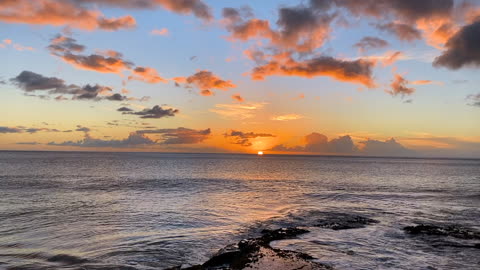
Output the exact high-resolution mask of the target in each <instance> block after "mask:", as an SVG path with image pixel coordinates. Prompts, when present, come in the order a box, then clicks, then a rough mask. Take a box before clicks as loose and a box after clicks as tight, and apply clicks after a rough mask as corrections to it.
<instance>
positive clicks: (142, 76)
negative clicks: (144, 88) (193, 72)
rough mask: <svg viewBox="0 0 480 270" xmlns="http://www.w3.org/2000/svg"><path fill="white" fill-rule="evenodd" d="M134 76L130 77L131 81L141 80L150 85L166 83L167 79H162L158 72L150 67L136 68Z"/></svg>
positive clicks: (133, 71)
mask: <svg viewBox="0 0 480 270" xmlns="http://www.w3.org/2000/svg"><path fill="white" fill-rule="evenodd" d="M132 73H133V75H131V76H129V77H128V79H129V80H139V81H144V82H148V83H160V82H162V83H166V82H168V80H167V79H164V78H162V77H161V76H160V75H159V74H158V72H157V70H155V69H153V68H150V67H136V68H135V69H133V70H132Z"/></svg>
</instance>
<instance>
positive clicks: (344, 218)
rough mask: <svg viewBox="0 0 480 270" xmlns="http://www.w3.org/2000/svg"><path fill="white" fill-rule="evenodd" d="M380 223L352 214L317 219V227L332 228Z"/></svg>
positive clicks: (355, 227)
mask: <svg viewBox="0 0 480 270" xmlns="http://www.w3.org/2000/svg"><path fill="white" fill-rule="evenodd" d="M375 223H378V221H377V220H375V219H371V218H367V217H363V216H360V215H352V214H335V215H332V216H329V217H327V218H325V219H323V220H320V221H317V223H316V224H315V227H322V228H328V229H332V230H348V229H358V228H364V227H366V226H367V225H370V224H375Z"/></svg>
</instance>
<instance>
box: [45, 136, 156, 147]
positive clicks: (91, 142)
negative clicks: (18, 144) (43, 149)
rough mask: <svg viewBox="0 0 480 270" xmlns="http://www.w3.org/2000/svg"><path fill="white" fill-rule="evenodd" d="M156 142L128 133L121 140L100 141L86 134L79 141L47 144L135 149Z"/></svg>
mask: <svg viewBox="0 0 480 270" xmlns="http://www.w3.org/2000/svg"><path fill="white" fill-rule="evenodd" d="M155 143H156V142H155V141H153V140H151V139H149V138H148V137H146V136H144V135H142V134H139V133H135V132H134V133H130V135H129V136H128V137H127V138H126V139H123V140H102V139H96V138H92V137H90V135H88V134H87V133H86V134H85V138H84V139H82V140H79V141H66V142H62V143H55V142H49V143H48V145H52V146H72V147H113V148H122V147H135V146H137V147H138V146H146V145H154V144H155Z"/></svg>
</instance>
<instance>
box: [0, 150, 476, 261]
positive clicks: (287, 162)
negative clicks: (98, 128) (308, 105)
mask: <svg viewBox="0 0 480 270" xmlns="http://www.w3.org/2000/svg"><path fill="white" fill-rule="evenodd" d="M331 213H355V214H361V215H364V216H368V217H372V218H374V219H377V220H379V221H380V223H378V224H374V225H370V226H368V227H366V228H362V229H354V230H346V231H332V230H328V229H322V228H315V227H311V228H310V227H309V226H311V225H313V223H314V222H315V220H316V219H318V218H321V217H322V215H325V214H331ZM421 222H430V223H440V224H461V225H463V226H468V227H471V228H473V229H477V230H479V229H480V160H448V159H389V158H358V157H357V158H347V157H302V156H263V157H257V156H249V155H222V154H158V153H155V154H153V153H152V154H150V153H65V152H63V153H59V152H36V153H34V152H0V269H9V268H14V267H17V268H15V269H90V268H92V269H94V268H95V267H96V268H95V269H104V268H107V267H110V266H111V267H113V266H131V267H134V268H136V269H141V270H147V269H162V268H165V267H171V266H176V265H182V264H183V265H189V264H196V263H201V262H203V261H205V260H206V259H208V257H209V256H211V255H212V254H213V253H214V252H216V251H217V250H218V249H219V248H222V247H223V246H225V245H227V244H230V243H233V242H235V241H238V240H239V239H241V238H244V237H252V236H256V234H258V232H259V231H260V230H261V229H262V228H265V227H268V228H273V227H278V226H283V225H288V226H290V225H298V226H306V227H309V229H310V230H311V231H312V232H311V233H308V234H305V235H303V236H301V237H299V238H298V239H293V240H287V241H279V242H275V243H273V244H274V246H276V247H280V248H284V249H292V250H298V251H302V252H307V253H309V254H310V255H312V256H313V257H315V258H317V259H318V260H319V261H321V262H326V263H329V264H331V265H333V266H334V267H335V268H336V269H479V268H478V267H479V265H480V251H479V249H473V248H459V247H452V246H451V245H448V243H452V242H454V243H457V244H465V245H469V244H475V242H468V241H466V240H463V241H460V240H457V239H449V238H447V239H444V238H442V239H440V238H438V239H437V238H435V237H411V236H408V235H406V234H405V233H404V232H403V231H402V228H403V227H404V226H408V225H413V224H416V223H421ZM58 254H67V255H70V256H75V258H77V259H78V260H80V261H79V262H78V263H77V264H74V265H68V263H69V261H68V260H66V261H63V262H58V261H57V262H52V257H53V256H55V255H58ZM49 260H50V261H49ZM82 260H85V261H82ZM70 263H72V261H70Z"/></svg>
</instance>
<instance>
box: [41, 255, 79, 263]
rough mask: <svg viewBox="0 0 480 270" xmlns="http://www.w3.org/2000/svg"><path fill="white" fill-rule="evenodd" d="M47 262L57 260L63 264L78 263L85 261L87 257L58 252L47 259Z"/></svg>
mask: <svg viewBox="0 0 480 270" xmlns="http://www.w3.org/2000/svg"><path fill="white" fill-rule="evenodd" d="M47 261H49V262H58V263H64V264H80V263H86V262H87V261H88V260H87V259H82V258H79V257H76V256H72V255H67V254H58V255H55V256H52V257H50V258H48V259H47Z"/></svg>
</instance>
